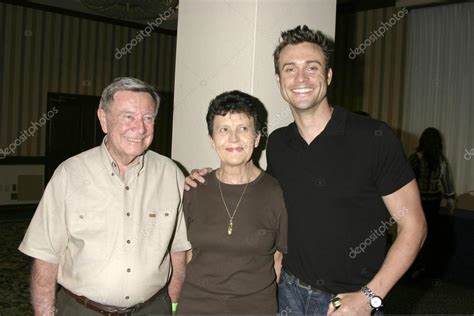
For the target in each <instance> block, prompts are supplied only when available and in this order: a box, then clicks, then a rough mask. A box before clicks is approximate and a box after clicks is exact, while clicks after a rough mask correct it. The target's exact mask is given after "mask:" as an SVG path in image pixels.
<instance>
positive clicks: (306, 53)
mask: <svg viewBox="0 0 474 316" xmlns="http://www.w3.org/2000/svg"><path fill="white" fill-rule="evenodd" d="M278 67H279V70H280V75H279V76H277V81H278V84H279V88H280V93H281V95H282V97H283V99H285V100H286V101H287V102H288V103H289V104H290V106H291V107H292V109H293V110H294V111H297V112H301V111H305V110H308V109H312V108H317V107H318V106H319V105H320V104H322V103H327V97H326V94H327V88H328V86H329V84H330V83H331V79H332V70H331V69H329V70H328V71H327V72H326V62H325V59H324V54H323V51H322V49H321V47H319V46H318V45H316V44H313V43H308V42H303V43H300V44H296V45H288V46H286V47H285V48H283V50H282V51H281V53H280V57H279V60H278Z"/></svg>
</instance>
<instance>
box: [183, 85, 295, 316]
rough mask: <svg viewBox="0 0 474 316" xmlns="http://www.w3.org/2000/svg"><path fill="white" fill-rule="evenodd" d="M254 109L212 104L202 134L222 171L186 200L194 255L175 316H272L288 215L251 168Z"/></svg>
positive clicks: (242, 99)
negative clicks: (185, 315) (218, 315)
mask: <svg viewBox="0 0 474 316" xmlns="http://www.w3.org/2000/svg"><path fill="white" fill-rule="evenodd" d="M258 106H263V105H262V104H261V103H260V101H259V100H258V99H257V98H255V97H252V96H250V95H248V94H246V93H243V92H240V91H231V92H226V93H223V94H221V95H219V96H217V97H216V98H215V99H214V100H212V101H211V103H210V105H209V110H208V113H207V117H206V120H207V127H208V130H209V138H210V142H211V145H212V147H213V149H214V150H215V151H216V153H217V155H218V156H219V158H220V168H219V169H217V170H215V171H213V172H211V173H209V174H208V175H207V176H206V180H207V181H206V182H205V184H203V185H200V186H199V187H198V188H196V189H194V190H191V191H189V192H185V197H184V205H183V207H184V214H185V218H186V224H187V228H188V238H189V240H190V241H191V244H192V247H193V248H192V250H191V251H190V254H189V256H188V260H189V261H188V265H187V268H186V280H185V282H184V285H183V290H182V292H181V297H180V302H179V307H178V313H180V314H188V313H192V314H228V313H232V314H267V313H273V314H275V313H277V299H276V280H277V278H278V275H279V267H281V252H284V253H285V252H286V234H287V232H286V230H287V215H286V209H285V205H284V201H283V194H282V191H281V189H280V186H279V185H278V182H277V181H276V180H275V179H274V178H272V177H271V176H269V175H268V174H266V173H265V172H264V171H262V170H260V169H259V168H257V167H256V166H255V165H254V164H253V162H252V159H251V158H252V153H253V150H254V148H255V147H257V146H258V143H259V140H260V134H259V132H258V129H257V122H258V120H257V107H258Z"/></svg>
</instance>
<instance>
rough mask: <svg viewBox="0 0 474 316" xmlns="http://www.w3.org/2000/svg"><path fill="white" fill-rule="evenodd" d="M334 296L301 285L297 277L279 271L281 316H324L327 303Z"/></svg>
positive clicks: (326, 310)
mask: <svg viewBox="0 0 474 316" xmlns="http://www.w3.org/2000/svg"><path fill="white" fill-rule="evenodd" d="M334 296H335V295H334V294H331V293H327V292H324V291H321V290H317V289H315V288H312V287H310V286H308V285H302V284H301V283H300V280H299V279H298V278H297V277H295V276H294V275H291V274H289V273H287V272H285V271H284V270H283V269H282V270H281V274H280V282H279V284H278V302H279V303H278V304H279V310H280V315H281V316H287V315H326V313H327V312H328V307H329V302H330V300H331V299H332V298H333V297H334Z"/></svg>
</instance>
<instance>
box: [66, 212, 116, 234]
mask: <svg viewBox="0 0 474 316" xmlns="http://www.w3.org/2000/svg"><path fill="white" fill-rule="evenodd" d="M68 222H69V225H68V228H69V231H70V233H71V234H72V235H74V236H78V237H79V236H83V237H88V236H91V234H94V236H95V237H94V238H98V236H99V235H100V234H102V233H105V232H106V228H107V227H106V225H107V216H106V212H105V211H97V210H74V211H72V212H70V214H69V216H68Z"/></svg>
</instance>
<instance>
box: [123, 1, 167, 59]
mask: <svg viewBox="0 0 474 316" xmlns="http://www.w3.org/2000/svg"><path fill="white" fill-rule="evenodd" d="M175 11H176V10H175V8H173V7H169V8H168V10H166V11H165V12H163V13H160V15H159V16H158V17H157V18H156V19H155V20H153V21H152V22H148V23H147V24H148V26H147V27H145V28H144V29H143V30H140V31H139V32H137V35H136V36H135V37H134V38H132V40H131V41H130V42H128V43H127V44H125V46H124V47H122V48H121V49H118V48H116V49H115V55H114V56H115V58H116V59H120V58H122V57H123V56H124V55H127V53H128V54H130V53H131V52H132V50H133V48H134V47H135V46H137V45H138V44H139V43H140V42H141V41H143V40H144V39H145V37H149V36H150V35H151V33H152V32H153V30H154V29H155V28H158V27H159V26H160V25H161V24H163V22H164V21H166V20H167V19H169V18H170V16H171V15H172V14H173V13H174V12H175Z"/></svg>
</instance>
